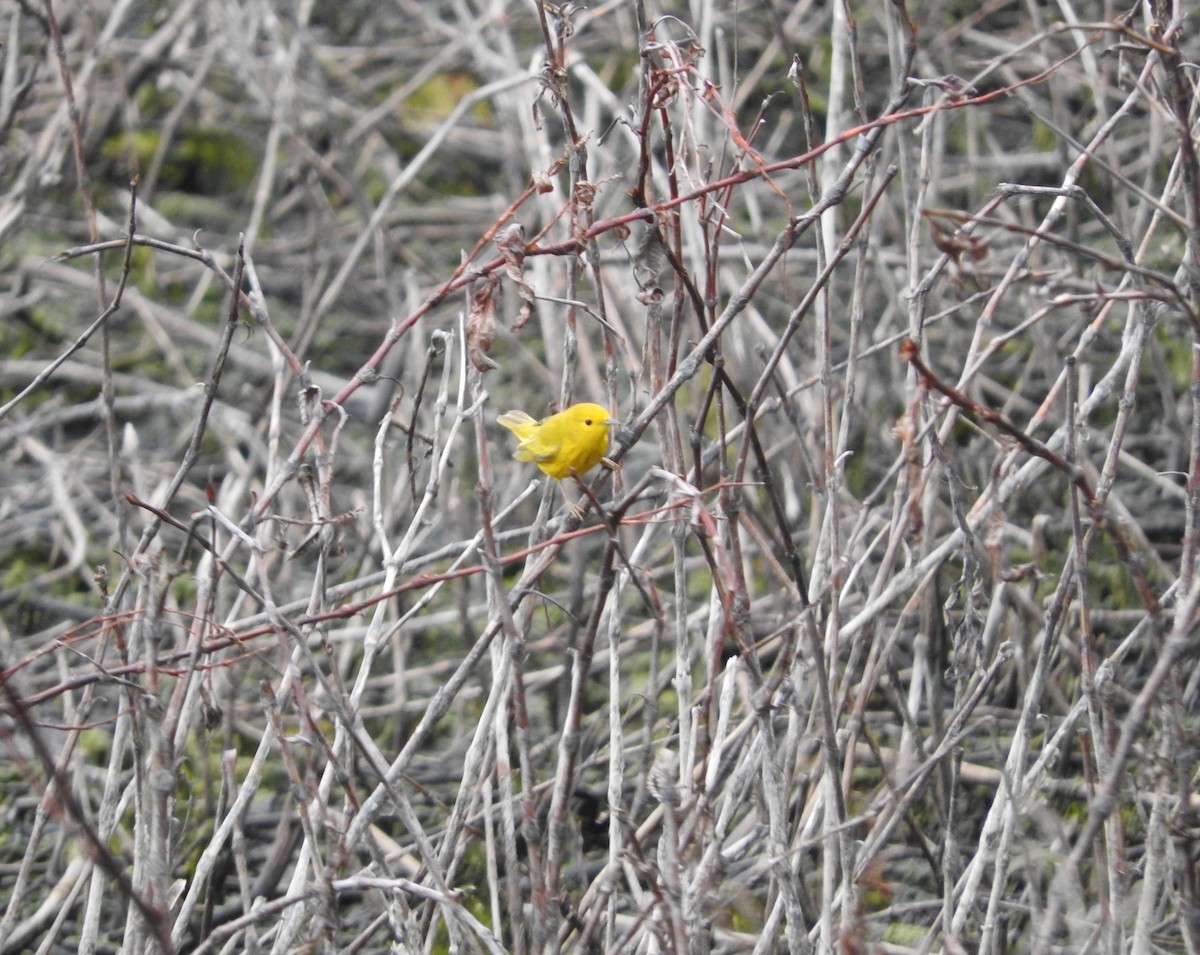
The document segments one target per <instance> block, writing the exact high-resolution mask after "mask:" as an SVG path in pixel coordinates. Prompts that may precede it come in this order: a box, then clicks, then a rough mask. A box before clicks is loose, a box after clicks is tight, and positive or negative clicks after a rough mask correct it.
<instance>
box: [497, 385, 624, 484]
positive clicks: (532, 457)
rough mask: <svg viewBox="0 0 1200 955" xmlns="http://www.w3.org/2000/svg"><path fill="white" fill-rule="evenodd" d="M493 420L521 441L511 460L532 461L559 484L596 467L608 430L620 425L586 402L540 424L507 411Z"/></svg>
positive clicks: (602, 454)
mask: <svg viewBox="0 0 1200 955" xmlns="http://www.w3.org/2000/svg"><path fill="white" fill-rule="evenodd" d="M496 420H497V421H498V422H499V423H500V424H502V425H504V427H506V428H508V430H509V431H511V432H512V433H513V434H515V435H516V436H517V437H518V438H520V439H521V440H520V442H519V443H518V444H517V450H516V451H515V452H514V453H513V457H515V458H516V459H517V460H518V461H532V462H533V463H534V464H536V465H537V466H538V467H539V468H541V469H542V470H543V471H544V472H545V473H546V474H549V475H550V476H551V477H552V478H555V479H557V480H560V481H561V480H562V479H563V478H565V477H566V476H567V475H568V474H570V473H571V471H572V470H574V471H575V473H576V474H586V473H587V472H588V471H590V470H591V469H592V468H594V467H595V466H596V465H597V464H599V463H600V461H601V459H602V458H603V457H604V453H605V452H606V451H607V450H608V429H609V428H611V427H612V426H613V425H615V424H620V422H619V421H617V419H616V418H614V417H613V416H612V415H611V414H609V413H608V409H607V408H604V407H602V406H601V405H594V404H591V403H590V402H585V403H583V404H578V405H571V407H569V408H567V409H566V410H565V411H560V412H559V413H558V414H552V415H550V417H549V418H543V419H542V420H541V421H535V420H534V419H533V418H532V417H530V416H529V415H527V414H526V413H525V412H524V411H508V412H505V413H504V414H502V415H500V417H499V418H497V419H496Z"/></svg>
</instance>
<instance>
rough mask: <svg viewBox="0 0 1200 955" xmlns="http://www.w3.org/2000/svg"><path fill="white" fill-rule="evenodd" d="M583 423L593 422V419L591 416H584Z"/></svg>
mask: <svg viewBox="0 0 1200 955" xmlns="http://www.w3.org/2000/svg"><path fill="white" fill-rule="evenodd" d="M583 423H584V424H591V423H592V419H591V418H584V419H583Z"/></svg>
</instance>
